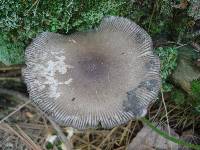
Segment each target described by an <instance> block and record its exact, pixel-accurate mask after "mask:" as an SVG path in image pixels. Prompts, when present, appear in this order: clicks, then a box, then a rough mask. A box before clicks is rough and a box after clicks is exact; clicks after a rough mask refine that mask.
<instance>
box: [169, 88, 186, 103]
mask: <svg viewBox="0 0 200 150" xmlns="http://www.w3.org/2000/svg"><path fill="white" fill-rule="evenodd" d="M171 99H172V100H173V101H174V102H175V103H176V105H178V106H180V105H183V104H185V102H186V97H185V94H184V93H183V92H182V91H180V90H174V91H172V94H171Z"/></svg>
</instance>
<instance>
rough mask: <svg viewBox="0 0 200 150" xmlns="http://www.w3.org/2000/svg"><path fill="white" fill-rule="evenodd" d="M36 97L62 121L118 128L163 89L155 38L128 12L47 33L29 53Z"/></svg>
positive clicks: (28, 74)
mask: <svg viewBox="0 0 200 150" xmlns="http://www.w3.org/2000/svg"><path fill="white" fill-rule="evenodd" d="M25 58H26V68H24V70H23V76H24V80H25V83H26V84H27V88H28V91H29V96H30V99H31V100H32V101H33V102H34V103H35V104H37V105H38V106H39V108H40V109H41V110H43V111H44V112H45V113H46V114H48V115H49V116H51V117H52V118H53V119H54V121H56V122H57V123H58V124H59V125H64V126H72V127H75V128H78V129H85V128H95V127H99V126H101V127H103V128H112V127H114V126H117V125H121V124H124V123H126V122H127V121H129V120H130V119H134V118H139V117H143V116H144V115H145V114H146V113H147V107H148V105H149V104H150V103H151V102H153V101H154V100H155V99H156V96H157V94H158V91H159V88H160V75H159V70H160V63H159V59H158V57H156V56H155V55H154V54H153V51H152V40H151V37H150V36H149V35H148V34H147V33H146V31H145V30H144V29H142V28H141V27H140V26H138V25H137V24H135V23H134V22H132V21H130V20H129V19H126V18H123V17H114V16H109V17H105V18H103V20H102V21H101V23H100V26H99V27H98V28H96V29H93V30H89V31H87V32H80V33H74V34H71V35H61V34H57V33H51V32H44V33H41V34H40V35H39V36H37V37H36V38H35V39H34V40H33V42H32V43H31V44H30V45H29V46H28V47H27V49H26V52H25Z"/></svg>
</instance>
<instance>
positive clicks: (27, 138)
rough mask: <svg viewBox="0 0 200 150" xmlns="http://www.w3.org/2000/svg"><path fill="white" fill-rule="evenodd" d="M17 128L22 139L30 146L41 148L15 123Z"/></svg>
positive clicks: (39, 149) (38, 149) (36, 148)
mask: <svg viewBox="0 0 200 150" xmlns="http://www.w3.org/2000/svg"><path fill="white" fill-rule="evenodd" d="M16 127H17V129H18V130H19V132H20V134H21V135H22V137H23V138H24V139H26V140H27V141H28V142H29V143H30V144H31V145H32V146H34V147H35V150H42V149H41V148H40V147H38V146H37V145H36V144H35V143H34V142H33V140H32V139H31V138H30V137H29V136H28V135H27V134H26V133H25V132H24V131H23V130H22V129H21V128H20V127H19V126H18V125H16Z"/></svg>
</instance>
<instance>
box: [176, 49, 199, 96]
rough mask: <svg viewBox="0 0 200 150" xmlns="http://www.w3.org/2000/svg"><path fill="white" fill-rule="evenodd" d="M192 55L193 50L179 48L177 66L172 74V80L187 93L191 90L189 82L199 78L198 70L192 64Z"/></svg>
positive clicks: (193, 53)
mask: <svg viewBox="0 0 200 150" xmlns="http://www.w3.org/2000/svg"><path fill="white" fill-rule="evenodd" d="M194 55H195V52H194V51H193V50H192V49H191V48H187V47H183V48H181V49H180V50H179V56H178V64H177V68H176V70H175V71H174V72H173V74H172V80H173V82H174V83H175V84H176V85H178V86H180V87H181V88H182V89H183V90H184V91H186V92H187V93H190V91H191V82H192V81H193V80H196V79H199V78H200V71H199V70H198V69H197V68H196V67H195V66H194V64H193V57H194Z"/></svg>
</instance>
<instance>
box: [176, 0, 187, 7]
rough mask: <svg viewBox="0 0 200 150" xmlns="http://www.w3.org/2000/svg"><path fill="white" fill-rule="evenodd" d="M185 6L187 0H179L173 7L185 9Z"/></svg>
mask: <svg viewBox="0 0 200 150" xmlns="http://www.w3.org/2000/svg"><path fill="white" fill-rule="evenodd" d="M187 6H188V1H187V0H181V2H180V4H178V5H174V8H178V9H186V8H187Z"/></svg>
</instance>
